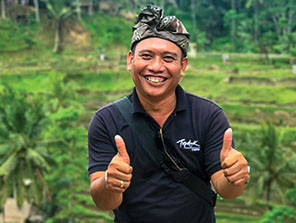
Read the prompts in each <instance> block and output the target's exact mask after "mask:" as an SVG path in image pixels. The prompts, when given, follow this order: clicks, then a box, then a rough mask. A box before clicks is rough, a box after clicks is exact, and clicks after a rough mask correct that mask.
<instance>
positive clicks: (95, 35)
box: [83, 14, 133, 51]
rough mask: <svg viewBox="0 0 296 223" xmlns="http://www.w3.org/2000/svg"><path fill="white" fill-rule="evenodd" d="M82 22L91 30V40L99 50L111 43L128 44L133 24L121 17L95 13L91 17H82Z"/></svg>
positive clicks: (109, 45) (108, 46)
mask: <svg viewBox="0 0 296 223" xmlns="http://www.w3.org/2000/svg"><path fill="white" fill-rule="evenodd" d="M83 23H84V25H85V26H86V27H87V28H88V30H89V31H90V32H91V34H92V41H93V42H94V43H95V44H96V45H97V50H99V51H101V50H103V49H104V50H106V49H108V48H110V47H111V46H112V45H113V44H119V45H120V44H122V45H124V46H126V47H128V46H129V44H130V38H131V34H132V32H131V27H132V26H133V24H132V23H131V22H128V21H126V20H123V19H122V18H121V17H118V16H117V17H114V16H108V15H101V14H96V15H95V16H94V17H93V18H91V19H84V20H83ZM111 24H112V25H111Z"/></svg>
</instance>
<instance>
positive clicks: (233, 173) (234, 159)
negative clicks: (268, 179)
mask: <svg viewBox="0 0 296 223" xmlns="http://www.w3.org/2000/svg"><path fill="white" fill-rule="evenodd" d="M231 144H232V129H230V128H229V129H227V130H226V131H225V133H224V139H223V147H222V150H221V152H220V160H221V166H222V169H223V173H224V176H225V177H226V179H227V180H228V182H229V183H232V184H234V185H242V184H245V183H247V182H248V181H249V179H250V175H249V171H248V162H247V160H246V159H245V157H244V156H243V155H242V154H241V153H240V152H238V151H237V150H235V149H233V148H232V147H231Z"/></svg>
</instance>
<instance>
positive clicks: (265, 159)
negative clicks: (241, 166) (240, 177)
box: [245, 122, 296, 204]
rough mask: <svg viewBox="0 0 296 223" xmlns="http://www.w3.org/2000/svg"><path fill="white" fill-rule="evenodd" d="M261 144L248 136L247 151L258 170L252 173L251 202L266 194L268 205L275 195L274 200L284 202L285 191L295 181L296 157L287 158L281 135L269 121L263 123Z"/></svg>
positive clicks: (259, 136)
mask: <svg viewBox="0 0 296 223" xmlns="http://www.w3.org/2000/svg"><path fill="white" fill-rule="evenodd" d="M258 140H259V143H255V142H254V140H253V139H251V138H250V137H248V140H247V141H248V143H247V144H246V148H245V149H246V150H249V151H250V153H249V154H248V160H249V163H250V166H251V168H252V169H254V170H255V171H251V181H250V183H251V185H250V187H249V188H251V190H250V191H249V192H250V193H251V197H250V198H252V199H256V198H258V196H260V195H264V196H265V199H266V202H267V204H269V202H270V199H271V194H272V192H274V193H273V195H274V197H276V196H280V197H281V198H282V200H283V201H284V199H285V194H284V191H285V189H286V188H287V187H289V186H291V184H293V183H295V182H296V173H295V171H294V170H293V163H294V162H295V157H287V156H285V149H284V148H283V146H282V144H281V136H280V134H279V133H278V132H277V131H276V128H275V127H274V125H272V124H271V123H270V122H268V123H266V124H263V125H262V128H261V132H260V135H258Z"/></svg>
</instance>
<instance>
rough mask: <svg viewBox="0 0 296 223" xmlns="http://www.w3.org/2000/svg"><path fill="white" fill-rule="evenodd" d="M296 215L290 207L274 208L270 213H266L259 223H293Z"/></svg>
mask: <svg viewBox="0 0 296 223" xmlns="http://www.w3.org/2000/svg"><path fill="white" fill-rule="evenodd" d="M295 217H296V213H295V210H294V209H293V208H292V207H288V206H275V207H273V209H272V210H271V211H267V212H266V213H265V214H264V216H263V218H262V220H261V221H260V223H293V222H295Z"/></svg>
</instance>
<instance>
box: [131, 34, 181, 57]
mask: <svg viewBox="0 0 296 223" xmlns="http://www.w3.org/2000/svg"><path fill="white" fill-rule="evenodd" d="M142 50H149V51H152V52H155V53H157V52H159V53H162V52H168V51H169V52H172V53H176V54H177V55H181V54H182V51H181V49H180V48H179V47H178V46H177V45H176V44H175V43H173V42H171V41H169V40H165V39H162V38H158V37H150V38H147V39H144V40H141V41H140V42H139V43H138V44H137V46H136V49H135V52H136V53H137V52H139V51H142Z"/></svg>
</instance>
